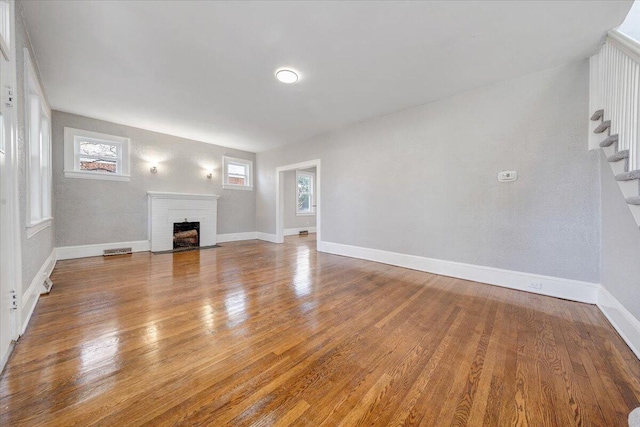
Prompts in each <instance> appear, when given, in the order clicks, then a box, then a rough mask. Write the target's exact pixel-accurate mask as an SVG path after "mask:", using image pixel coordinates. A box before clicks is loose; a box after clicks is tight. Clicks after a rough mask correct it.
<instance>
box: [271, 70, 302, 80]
mask: <svg viewBox="0 0 640 427" xmlns="http://www.w3.org/2000/svg"><path fill="white" fill-rule="evenodd" d="M276 79H278V80H280V81H281V82H282V83H295V82H297V81H298V74H297V73H296V72H295V71H293V70H289V69H285V68H283V69H281V70H278V71H276Z"/></svg>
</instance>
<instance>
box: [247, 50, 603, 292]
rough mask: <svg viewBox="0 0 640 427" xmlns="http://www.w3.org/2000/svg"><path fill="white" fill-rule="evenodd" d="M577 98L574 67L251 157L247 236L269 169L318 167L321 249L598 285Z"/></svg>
mask: <svg viewBox="0 0 640 427" xmlns="http://www.w3.org/2000/svg"><path fill="white" fill-rule="evenodd" d="M587 89H588V65H587V62H586V61H580V62H578V63H573V64H569V65H566V66H563V67H558V68H554V69H549V70H545V71H541V72H537V73H534V74H530V75H527V76H523V77H519V78H516V79H512V80H509V81H505V82H501V83H498V84H495V85H491V86H488V87H484V88H481V89H478V90H475V91H472V92H467V93H464V94H460V95H456V96H453V97H450V98H447V99H444V100H440V101H437V102H433V103H431V104H427V105H423V106H420V107H416V108H412V109H408V110H405V111H401V112H397V113H394V114H389V115H386V116H383V117H379V118H375V119H371V120H368V121H364V122H361V123H358V124H356V125H353V126H350V127H347V128H344V129H340V130H337V131H335V132H332V133H329V134H325V135H321V136H318V137H316V138H313V139H311V140H308V141H305V142H303V143H300V144H294V145H289V146H286V147H283V148H280V149H276V150H272V151H267V152H263V153H258V155H257V164H258V174H257V178H258V190H259V191H258V194H257V228H258V231H261V232H265V233H274V232H275V168H276V167H277V166H281V165H287V164H291V163H296V162H301V161H305V160H311V159H316V158H320V159H321V160H322V178H321V179H322V195H321V196H322V233H323V234H322V238H323V240H325V241H328V242H336V243H344V244H349V245H356V246H362V247H367V248H374V249H382V250H387V251H393V252H399V253H404V254H411V255H418V256H424V257H431V258H438V259H443V260H451V261H458V262H464V263H471V264H476V265H484V266H490V267H496V268H504V269H510V270H516V271H522V272H529V273H538V274H544V275H550V276H555V277H562V278H569V279H576V280H585V281H590V282H599V279H600V276H599V264H600V252H599V244H600V215H599V205H600V203H599V197H600V194H599V186H600V184H599V174H598V169H599V166H598V162H599V159H598V157H597V153H591V152H589V151H587V149H586V147H587V146H586V144H587V142H586V141H587V135H586V131H587V126H586V124H585V118H586V117H588V114H589V112H588V90H587ZM502 170H517V171H518V173H519V179H518V181H516V182H514V183H507V184H501V183H498V182H497V179H496V175H497V173H498V172H499V171H502Z"/></svg>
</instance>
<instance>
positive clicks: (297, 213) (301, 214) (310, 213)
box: [296, 212, 316, 216]
mask: <svg viewBox="0 0 640 427" xmlns="http://www.w3.org/2000/svg"><path fill="white" fill-rule="evenodd" d="M296 216H316V213H315V212H309V213H305V212H296Z"/></svg>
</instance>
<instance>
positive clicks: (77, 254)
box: [56, 240, 151, 260]
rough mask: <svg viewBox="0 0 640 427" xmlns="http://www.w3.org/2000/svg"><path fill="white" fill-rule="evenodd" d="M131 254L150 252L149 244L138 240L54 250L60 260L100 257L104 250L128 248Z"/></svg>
mask: <svg viewBox="0 0 640 427" xmlns="http://www.w3.org/2000/svg"><path fill="white" fill-rule="evenodd" d="M128 247H130V248H131V249H132V251H133V252H145V251H149V250H151V242H149V241H148V240H138V241H135V242H115V243H100V244H97V245H80V246H63V247H59V248H56V257H57V258H58V259H59V260H61V259H75V258H87V257H92V256H101V255H102V254H103V252H104V250H105V249H116V248H128Z"/></svg>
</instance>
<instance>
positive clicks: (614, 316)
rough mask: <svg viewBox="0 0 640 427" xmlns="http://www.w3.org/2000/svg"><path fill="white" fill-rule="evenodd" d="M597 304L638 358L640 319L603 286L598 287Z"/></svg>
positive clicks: (639, 350)
mask: <svg viewBox="0 0 640 427" xmlns="http://www.w3.org/2000/svg"><path fill="white" fill-rule="evenodd" d="M597 304H598V308H600V311H602V313H603V314H604V315H605V317H606V318H607V319H608V320H609V323H611V325H612V326H613V327H614V328H615V330H616V331H618V334H620V336H621V337H622V339H623V340H624V341H625V342H626V343H627V345H628V346H629V348H631V351H633V352H634V353H635V355H636V357H637V358H638V359H640V320H638V319H636V318H635V317H634V316H633V315H632V314H631V313H629V310H627V309H626V308H624V306H623V305H622V304H621V303H620V301H618V300H617V299H616V298H615V297H614V296H613V295H611V293H609V291H608V290H606V289H605V287H604V286H601V287H600V292H599V294H598V303H597Z"/></svg>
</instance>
